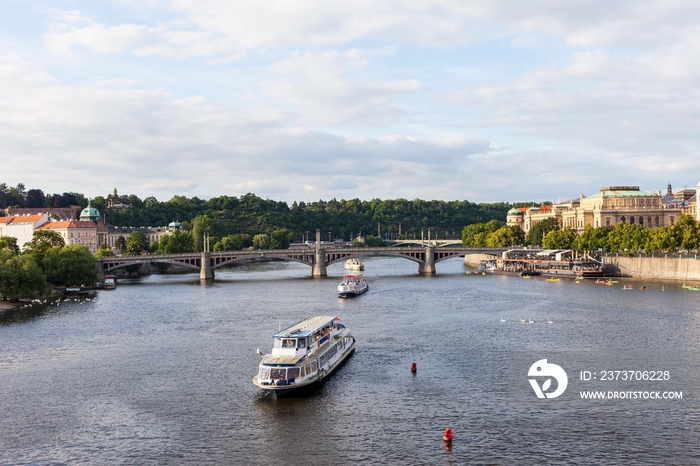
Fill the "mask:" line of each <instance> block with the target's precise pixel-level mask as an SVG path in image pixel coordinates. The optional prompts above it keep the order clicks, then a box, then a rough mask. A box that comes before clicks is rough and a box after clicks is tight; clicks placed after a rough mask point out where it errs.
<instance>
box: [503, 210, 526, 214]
mask: <svg viewBox="0 0 700 466" xmlns="http://www.w3.org/2000/svg"><path fill="white" fill-rule="evenodd" d="M506 215H523V213H522V212H521V211H519V210H518V209H510V210H509V211H508V213H507V214H506Z"/></svg>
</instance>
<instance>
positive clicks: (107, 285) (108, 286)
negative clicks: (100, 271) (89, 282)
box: [103, 275, 117, 290]
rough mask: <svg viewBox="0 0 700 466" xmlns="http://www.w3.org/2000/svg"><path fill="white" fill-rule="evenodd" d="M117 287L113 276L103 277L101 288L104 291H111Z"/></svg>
mask: <svg viewBox="0 0 700 466" xmlns="http://www.w3.org/2000/svg"><path fill="white" fill-rule="evenodd" d="M116 287H117V277H115V276H114V275H105V281H104V285H103V288H104V289H105V290H113V289H115V288H116Z"/></svg>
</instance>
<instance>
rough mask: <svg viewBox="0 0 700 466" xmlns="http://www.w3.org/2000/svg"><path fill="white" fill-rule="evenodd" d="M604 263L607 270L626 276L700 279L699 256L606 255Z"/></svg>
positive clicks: (683, 279)
mask: <svg viewBox="0 0 700 466" xmlns="http://www.w3.org/2000/svg"><path fill="white" fill-rule="evenodd" d="M605 263H606V264H607V270H608V271H609V272H615V273H619V274H621V275H623V276H628V277H635V278H656V279H664V280H681V281H691V280H700V258H698V259H694V258H692V257H691V258H683V259H679V258H678V256H675V257H674V256H668V257H663V256H662V257H623V256H607V257H605Z"/></svg>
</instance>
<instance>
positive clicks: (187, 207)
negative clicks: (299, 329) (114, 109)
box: [0, 184, 520, 240]
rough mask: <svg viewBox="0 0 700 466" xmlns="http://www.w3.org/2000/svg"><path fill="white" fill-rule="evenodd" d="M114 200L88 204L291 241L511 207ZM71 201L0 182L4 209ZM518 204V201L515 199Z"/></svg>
mask: <svg viewBox="0 0 700 466" xmlns="http://www.w3.org/2000/svg"><path fill="white" fill-rule="evenodd" d="M118 201H119V202H120V203H121V204H124V205H126V206H128V208H126V209H122V210H110V209H108V208H107V197H106V196H98V197H96V198H95V199H93V200H92V205H93V206H94V207H96V208H97V209H98V210H99V211H100V212H101V213H103V214H106V220H107V222H108V223H111V224H113V225H119V226H162V225H167V224H169V223H170V222H172V221H174V220H177V221H180V222H182V223H183V224H184V225H185V227H189V222H191V221H192V220H193V219H194V218H195V217H197V216H203V215H206V216H208V217H209V218H210V219H213V220H214V221H215V222H214V224H215V226H216V228H217V229H218V230H219V231H216V232H212V233H213V234H214V235H217V236H226V235H230V234H250V235H255V234H259V233H271V232H273V231H275V230H277V229H281V228H286V229H288V230H290V231H292V232H293V235H294V239H295V240H299V239H301V238H302V237H304V236H306V235H307V233H306V232H308V236H309V238H311V239H313V237H314V234H315V231H316V229H317V228H318V229H320V230H321V232H322V235H323V238H324V239H327V238H328V236H329V233H330V236H332V237H333V238H344V239H346V240H348V239H350V238H351V235H352V236H357V235H358V234H360V233H361V234H364V235H375V236H379V233H380V232H381V237H383V238H387V237H388V238H395V237H396V236H397V235H398V233H399V226H400V228H401V235H402V237H407V238H413V237H416V238H420V235H421V230H424V232H425V234H426V235H427V230H428V229H430V230H431V235H432V236H433V237H435V236H436V235H438V236H439V237H440V238H445V237H446V236H447V237H450V238H459V237H460V235H461V231H462V229H463V228H464V226H465V225H469V224H472V223H484V222H488V221H489V220H494V219H495V220H500V221H504V220H505V217H506V212H507V211H508V210H509V209H510V208H511V207H513V206H514V205H513V204H508V203H493V204H476V203H473V202H469V201H424V200H420V199H415V200H410V201H409V200H406V199H394V200H380V199H373V200H371V201H362V200H359V199H350V200H345V199H341V200H336V199H331V200H329V201H323V200H319V201H316V202H312V203H305V202H294V203H292V205H291V206H289V205H288V204H287V203H286V202H278V201H274V200H270V199H262V198H260V197H258V196H256V195H254V194H246V195H244V196H241V197H235V196H219V197H213V198H211V199H208V200H204V199H199V198H197V197H192V198H187V197H184V196H174V197H173V198H172V199H170V200H168V201H159V200H157V199H156V198H154V197H147V198H145V199H143V200H142V199H140V198H139V197H138V196H136V195H133V194H131V195H123V196H119V199H118ZM70 202H77V203H79V204H80V205H81V206H83V207H85V206H86V205H87V199H86V198H85V196H84V195H82V194H80V193H74V192H71V193H63V194H44V192H43V191H41V190H40V189H30V190H25V188H24V185H18V186H17V187H14V188H13V187H8V186H7V185H6V184H2V185H0V208H6V207H12V206H16V207H25V206H26V207H41V206H43V207H64V206H65V205H69V203H70ZM517 205H520V204H517Z"/></svg>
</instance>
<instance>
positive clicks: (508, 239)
mask: <svg viewBox="0 0 700 466" xmlns="http://www.w3.org/2000/svg"><path fill="white" fill-rule="evenodd" d="M518 230H520V228H518ZM520 231H522V230H520ZM516 244H520V243H518V237H517V236H516V234H515V232H514V231H513V230H512V229H511V228H510V227H501V228H499V229H498V230H496V231H494V232H493V233H491V234H489V235H488V236H487V237H486V246H488V247H490V248H502V247H508V246H515V245H516Z"/></svg>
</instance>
